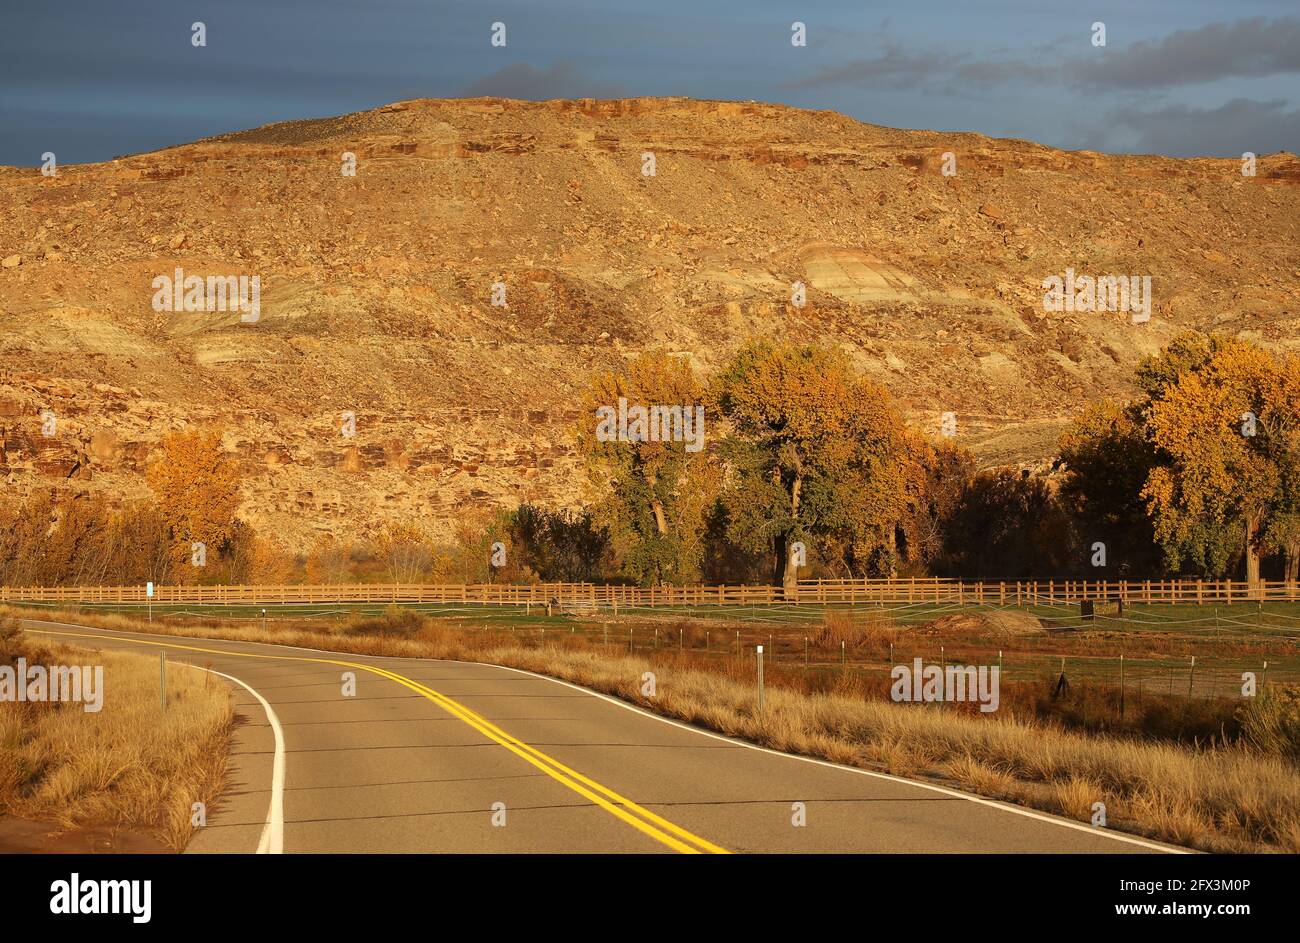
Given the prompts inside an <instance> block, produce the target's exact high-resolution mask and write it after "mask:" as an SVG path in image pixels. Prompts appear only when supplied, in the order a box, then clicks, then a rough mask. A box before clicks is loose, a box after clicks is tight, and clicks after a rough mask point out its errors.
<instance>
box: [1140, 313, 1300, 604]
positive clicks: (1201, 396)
mask: <svg viewBox="0 0 1300 943" xmlns="http://www.w3.org/2000/svg"><path fill="white" fill-rule="evenodd" d="M1243 417H1250V418H1246V419H1244V418H1243ZM1146 418H1147V423H1148V426H1149V429H1150V435H1151V438H1152V441H1153V442H1154V443H1155V444H1156V445H1157V446H1158V447H1159V448H1160V449H1161V450H1162V451H1163V452H1165V453H1166V454H1168V455H1169V457H1170V461H1169V463H1168V464H1167V465H1164V466H1161V467H1158V468H1155V469H1153V470H1152V472H1151V475H1150V476H1149V478H1148V480H1147V485H1146V487H1145V489H1144V491H1143V494H1144V496H1145V497H1146V498H1147V500H1148V502H1149V505H1150V510H1151V514H1152V517H1153V519H1154V521H1155V532H1156V538H1157V540H1159V541H1160V542H1161V544H1162V545H1164V546H1165V547H1166V552H1167V553H1170V554H1173V555H1177V554H1179V553H1180V552H1182V550H1183V548H1185V547H1187V546H1188V545H1189V544H1193V545H1194V544H1195V543H1196V541H1197V538H1198V537H1200V536H1201V535H1202V533H1203V530H1204V528H1205V527H1206V526H1207V525H1208V526H1209V527H1210V528H1211V529H1214V528H1216V527H1220V526H1222V527H1226V528H1229V529H1235V530H1236V531H1237V534H1238V538H1237V547H1238V548H1239V549H1240V551H1241V553H1242V555H1243V556H1244V558H1245V576H1246V581H1247V583H1248V584H1249V585H1251V586H1252V587H1253V586H1256V585H1257V584H1258V583H1259V579H1260V572H1259V562H1260V551H1261V549H1262V548H1263V547H1264V545H1265V542H1264V539H1263V538H1264V535H1265V533H1269V534H1271V535H1272V536H1273V539H1275V540H1279V541H1281V543H1282V545H1283V549H1284V550H1286V549H1287V548H1288V547H1290V548H1291V551H1293V550H1294V546H1295V545H1294V542H1293V540H1292V532H1291V528H1290V525H1289V521H1290V514H1292V513H1294V498H1293V496H1292V495H1291V494H1288V489H1287V482H1288V479H1292V480H1293V478H1292V475H1293V471H1292V470H1293V469H1294V465H1295V461H1296V456H1297V442H1296V436H1297V431H1298V430H1300V361H1297V360H1296V359H1295V358H1288V359H1279V358H1275V357H1273V356H1272V355H1270V354H1269V353H1268V352H1267V351H1264V350H1262V349H1261V348H1259V347H1257V346H1256V345H1254V344H1251V343H1249V342H1246V341H1238V340H1230V339H1222V338H1219V339H1216V340H1215V342H1214V346H1213V349H1212V350H1211V352H1210V354H1209V356H1208V358H1206V359H1205V360H1204V362H1203V363H1201V364H1199V365H1198V366H1196V367H1194V368H1193V369H1189V370H1187V371H1186V372H1184V373H1182V374H1181V375H1179V376H1178V378H1177V379H1176V380H1175V381H1174V382H1172V383H1170V384H1168V385H1166V386H1165V387H1164V389H1163V390H1162V393H1161V395H1160V397H1159V398H1158V399H1155V400H1153V402H1152V403H1151V405H1150V406H1149V407H1148V409H1147V417H1146ZM1214 562H1216V563H1220V562H1224V561H1221V560H1216V561H1214ZM1287 569H1288V571H1290V570H1291V569H1292V567H1291V564H1290V561H1289V560H1288V566H1287Z"/></svg>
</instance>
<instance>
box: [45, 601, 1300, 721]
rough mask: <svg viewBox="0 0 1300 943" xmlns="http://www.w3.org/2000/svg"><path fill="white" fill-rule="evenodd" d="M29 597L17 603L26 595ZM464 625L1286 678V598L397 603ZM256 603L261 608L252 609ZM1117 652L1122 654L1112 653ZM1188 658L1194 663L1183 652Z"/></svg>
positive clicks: (284, 611)
mask: <svg viewBox="0 0 1300 943" xmlns="http://www.w3.org/2000/svg"><path fill="white" fill-rule="evenodd" d="M29 608H35V607H31V606H30V604H29ZM388 608H390V607H389V606H385V605H383V604H378V603H375V604H357V605H329V604H319V605H293V604H289V605H274V606H272V605H268V606H266V607H261V606H243V605H229V606H226V605H209V606H196V605H193V604H189V605H184V604H181V605H173V606H155V607H153V609H152V613H151V616H152V618H153V619H155V620H158V621H159V622H160V623H161V622H166V623H168V624H172V625H186V624H191V625H192V624H203V623H207V624H213V625H221V624H231V625H257V626H264V627H265V628H266V629H267V630H268V631H278V630H283V629H291V628H294V627H301V626H342V625H346V624H348V623H350V622H352V621H355V620H357V619H361V618H365V617H367V616H375V615H378V614H380V613H382V612H384V611H385V610H386V609H388ZM402 608H403V609H405V610H409V611H413V612H418V613H421V614H423V615H426V616H428V617H429V618H431V619H435V620H439V621H441V622H445V623H446V624H448V625H451V626H455V627H458V628H460V629H462V630H464V631H480V632H496V633H502V632H508V633H512V634H514V635H517V636H518V637H519V639H520V641H521V643H522V644H527V643H528V642H529V640H530V639H534V638H535V639H537V640H545V639H546V638H548V637H550V638H553V637H555V636H556V635H557V634H560V633H568V634H569V635H571V636H580V637H583V638H585V639H586V640H587V641H589V642H593V643H594V642H599V643H600V644H601V645H603V646H610V647H611V648H610V650H615V649H621V650H623V651H626V652H637V651H643V650H652V651H654V650H663V649H670V648H677V649H678V650H684V651H692V652H696V653H699V654H702V655H704V656H706V657H710V658H720V659H726V658H731V657H738V656H741V655H745V654H748V653H752V652H753V651H754V647H755V646H756V645H759V644H762V645H764V646H765V647H766V651H767V658H768V661H769V662H776V663H778V664H787V665H800V666H803V667H804V668H805V669H806V670H808V671H810V672H825V671H828V670H842V671H849V672H866V673H869V674H883V675H884V676H887V675H888V672H889V670H890V668H892V667H893V666H894V665H896V664H908V663H910V662H911V661H912V659H914V658H918V657H919V658H922V659H923V660H924V661H925V662H926V663H930V662H935V663H944V662H946V663H953V662H958V663H962V664H985V665H999V666H1000V667H1001V669H1002V673H1003V676H1004V677H1005V678H1008V679H1013V680H1024V681H1028V680H1041V679H1044V678H1049V677H1050V678H1057V677H1059V676H1060V675H1061V674H1062V673H1064V674H1065V675H1066V677H1067V679H1069V680H1070V681H1072V682H1073V681H1074V680H1076V679H1092V680H1103V681H1106V682H1108V683H1111V684H1116V685H1118V684H1120V682H1121V680H1122V683H1123V689H1124V691H1125V692H1126V693H1127V692H1130V691H1131V692H1132V696H1134V697H1136V698H1142V697H1145V696H1146V695H1147V694H1148V693H1154V692H1163V693H1164V694H1167V695H1174V694H1184V695H1187V696H1191V697H1213V696H1220V695H1222V696H1227V695H1230V694H1232V692H1234V691H1239V690H1240V688H1241V685H1242V683H1243V679H1242V674H1243V672H1252V673H1253V674H1254V675H1255V677H1256V678H1257V680H1258V682H1259V683H1261V684H1262V683H1267V682H1268V681H1270V680H1271V681H1274V682H1277V683H1297V682H1300V603H1266V604H1263V605H1260V604H1257V603H1238V604H1235V605H1232V606H1228V605H1219V606H1208V605H1207V606H1196V605H1177V606H1169V605H1141V606H1131V607H1128V608H1127V609H1126V610H1125V612H1124V614H1123V616H1122V617H1116V616H1113V615H1112V616H1106V615H1098V616H1097V617H1096V618H1095V619H1091V620H1087V619H1083V618H1082V617H1081V616H1080V615H1079V613H1078V610H1077V607H1070V608H1067V607H1060V606H1054V607H1049V606H1035V607H1026V608H1023V609H1016V608H1013V607H1008V608H999V607H995V606H976V605H961V606H959V605H956V604H951V605H947V604H930V603H925V604H917V605H907V606H893V607H888V606H886V607H874V606H873V607H865V606H859V607H856V608H850V607H846V606H828V607H822V606H776V607H737V606H725V607H718V606H715V607H685V608H668V607H663V608H654V609H620V611H619V613H618V615H617V616H615V615H614V614H613V613H612V612H610V611H608V610H602V611H598V612H597V611H589V610H576V611H566V612H561V611H556V612H553V613H552V614H551V615H549V616H548V615H547V614H546V610H545V608H544V607H536V606H533V607H529V608H528V609H525V608H523V607H505V606H483V605H472V604H471V605H465V604H446V605H442V604H426V605H409V606H403V607H402ZM71 611H80V612H86V613H92V614H113V613H117V614H122V615H127V616H131V617H140V616H145V615H146V613H147V610H146V608H145V607H142V606H138V605H134V604H127V605H123V604H111V603H109V604H93V605H82V606H78V607H73V609H72V610H71ZM263 611H265V615H263ZM1121 655H1122V656H1123V665H1121V661H1120V657H1121ZM1193 658H1195V660H1196V663H1195V666H1193V664H1192V659H1193Z"/></svg>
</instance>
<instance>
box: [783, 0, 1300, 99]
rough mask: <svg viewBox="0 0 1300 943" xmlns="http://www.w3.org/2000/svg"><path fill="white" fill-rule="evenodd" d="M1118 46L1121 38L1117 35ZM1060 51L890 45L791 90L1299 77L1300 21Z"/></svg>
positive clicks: (1134, 84)
mask: <svg viewBox="0 0 1300 943" xmlns="http://www.w3.org/2000/svg"><path fill="white" fill-rule="evenodd" d="M1111 38H1112V39H1113V38H1114V36H1113V34H1112V37H1111ZM1059 50H1060V44H1059V41H1058V42H1057V43H1053V44H1051V46H1049V47H1047V48H1044V49H1041V50H1039V55H1038V56H1037V57H1036V58H1035V59H1033V60H1027V59H1000V60H999V59H984V60H972V58H971V57H970V56H969V55H966V54H954V53H949V52H945V51H942V50H931V51H927V52H917V51H911V50H908V49H905V48H904V47H902V46H900V45H897V44H891V45H890V46H887V47H886V48H885V49H884V51H883V52H881V53H880V54H879V55H876V56H873V57H870V58H862V59H854V60H852V61H851V62H847V63H845V64H844V65H839V66H828V67H825V68H823V69H821V70H820V71H818V72H816V73H814V74H813V75H810V76H808V77H807V78H804V79H800V80H798V81H796V82H793V83H791V84H790V86H789V87H791V88H819V87H823V86H828V85H857V86H863V85H869V86H876V87H884V88H903V87H910V86H913V85H915V84H917V83H924V82H927V81H929V82H949V83H956V85H958V86H978V87H983V88H988V87H992V86H998V85H1008V84H1024V83H1026V82H1032V83H1036V84H1038V83H1051V84H1055V85H1067V86H1076V87H1080V88H1104V89H1156V88H1172V87H1175V86H1181V85H1192V84H1197V83H1201V82H1214V81H1218V80H1220V79H1229V78H1251V77H1259V76H1266V75H1277V74H1287V73H1293V72H1300V19H1297V18H1295V17H1283V18H1281V19H1276V20H1267V19H1264V18H1263V17H1255V18H1252V19H1246V20H1238V21H1237V22H1235V23H1212V24H1210V25H1209V26H1203V27H1201V28H1199V29H1192V30H1179V31H1178V32H1176V33H1170V34H1169V35H1168V36H1166V37H1164V38H1163V39H1160V40H1158V41H1143V42H1136V43H1130V44H1129V45H1127V46H1124V47H1122V48H1112V47H1109V46H1108V47H1105V48H1101V49H1096V50H1094V51H1092V52H1090V53H1088V54H1085V55H1081V56H1072V57H1068V58H1066V57H1062V56H1061V55H1060V51H1059Z"/></svg>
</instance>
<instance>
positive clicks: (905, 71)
mask: <svg viewBox="0 0 1300 943" xmlns="http://www.w3.org/2000/svg"><path fill="white" fill-rule="evenodd" d="M963 58H964V57H962V56H955V55H952V54H950V53H944V52H909V51H908V50H905V49H903V48H902V47H901V46H894V45H891V46H888V47H886V49H885V51H884V52H882V53H881V54H880V55H878V56H874V57H872V58H869V59H854V60H852V61H850V62H846V63H845V64H844V65H839V66H827V67H825V68H823V69H821V71H819V72H816V73H815V74H813V75H810V76H808V77H807V78H804V79H799V80H797V81H794V82H790V83H789V84H788V86H787V87H788V88H820V87H823V86H827V85H868V84H870V85H878V86H883V87H886V88H902V87H904V86H909V85H913V84H915V83H916V82H919V81H923V80H925V79H932V78H936V77H938V76H942V75H950V74H952V73H954V72H955V71H956V70H957V69H958V68H960V67H961V66H962V61H963Z"/></svg>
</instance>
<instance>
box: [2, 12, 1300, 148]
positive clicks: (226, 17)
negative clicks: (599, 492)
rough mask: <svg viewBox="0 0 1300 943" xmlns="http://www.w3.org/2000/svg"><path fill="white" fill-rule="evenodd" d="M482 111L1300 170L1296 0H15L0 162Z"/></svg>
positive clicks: (9, 23) (5, 34)
mask: <svg viewBox="0 0 1300 943" xmlns="http://www.w3.org/2000/svg"><path fill="white" fill-rule="evenodd" d="M195 22H202V23H203V24H204V25H205V27H206V33H207V37H206V39H207V44H206V46H203V47H196V46H195V45H193V43H192V41H191V36H192V25H193V24H194V23H195ZM497 22H500V23H504V24H505V45H504V46H493V45H492V42H491V40H492V35H493V24H494V23H497ZM795 22H801V23H803V24H804V25H805V28H806V36H807V43H806V45H803V46H796V45H794V44H792V42H791V38H792V35H793V33H792V24H793V23H795ZM1094 23H1103V24H1105V45H1104V46H1098V45H1094V37H1095V36H1096V32H1095V31H1094V28H1093V24H1094ZM477 95H499V96H504V97H510V98H527V99H534V100H541V99H547V98H576V97H595V98H616V97H628V96H639V95H687V96H691V97H695V98H713V99H742V100H744V99H753V100H757V101H769V102H780V103H784V104H788V105H794V106H798V107H803V108H816V109H833V110H835V111H839V112H842V113H844V114H846V115H849V116H851V117H853V118H856V119H858V120H861V121H866V122H869V123H872V124H880V125H888V126H891V127H901V128H924V129H930V130H936V131H975V132H979V133H981V134H987V135H991V136H995V137H1015V138H1025V139H1029V140H1033V141H1038V142H1040V143H1043V144H1048V145H1051V146H1053V147H1061V148H1067V149H1081V148H1086V149H1091V150H1097V151H1105V152H1110V153H1140V154H1150V153H1158V154H1167V155H1171V156H1179V157H1188V156H1218V157H1240V156H1241V154H1242V153H1244V152H1246V151H1251V152H1254V153H1257V154H1268V153H1273V152H1275V151H1279V150H1287V151H1291V152H1293V153H1295V152H1297V151H1300V2H1298V0H1220V2H1207V0H1123V2H1097V0H1069V2H1063V0H963V2H950V0H851V2H850V0H825V2H810V0H739V2H737V0H725V2H722V0H639V2H629V0H526V2H501V0H463V2H450V3H449V2H439V0H61V2H59V3H57V4H43V3H31V2H25V0H0V164H7V165H19V166H35V165H38V164H40V163H41V161H42V156H41V155H42V154H43V153H45V152H47V151H51V152H54V153H55V154H56V155H57V159H58V162H59V163H60V164H65V163H82V162H86V161H99V160H107V159H109V158H112V157H116V156H120V155H124V154H132V153H139V152H142V151H149V150H154V149H156V148H159V147H164V146H167V145H172V144H181V143H185V142H188V141H192V140H195V139H196V138H200V137H206V136H210V135H214V134H221V133H225V132H228V131H236V130H242V129H245V128H251V127H257V126H259V125H264V124H269V123H271V122H275V121H285V120H290V119H296V118H315V117H324V116H329V115H337V114H345V113H348V112H353V111H361V110H364V109H369V108H376V107H379V106H381V105H385V104H388V103H389V102H393V101H400V100H403V99H410V98H455V97H469V96H477Z"/></svg>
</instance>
